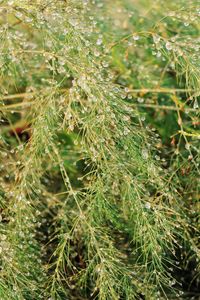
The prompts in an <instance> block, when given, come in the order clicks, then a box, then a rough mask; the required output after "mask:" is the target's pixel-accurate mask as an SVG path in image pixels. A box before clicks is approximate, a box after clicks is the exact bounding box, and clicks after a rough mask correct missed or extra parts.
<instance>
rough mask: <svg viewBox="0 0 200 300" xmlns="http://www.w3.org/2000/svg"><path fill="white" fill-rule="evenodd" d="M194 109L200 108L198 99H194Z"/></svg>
mask: <svg viewBox="0 0 200 300" xmlns="http://www.w3.org/2000/svg"><path fill="white" fill-rule="evenodd" d="M193 107H194V109H198V108H199V103H198V101H197V99H195V100H194V106H193Z"/></svg>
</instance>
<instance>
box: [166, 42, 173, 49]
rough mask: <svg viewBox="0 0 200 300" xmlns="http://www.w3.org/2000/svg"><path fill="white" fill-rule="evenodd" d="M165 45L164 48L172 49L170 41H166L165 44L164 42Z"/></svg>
mask: <svg viewBox="0 0 200 300" xmlns="http://www.w3.org/2000/svg"><path fill="white" fill-rule="evenodd" d="M165 47H166V49H167V50H169V51H170V50H172V44H171V43H170V42H167V43H166V44H165Z"/></svg>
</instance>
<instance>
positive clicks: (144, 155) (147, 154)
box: [142, 149, 149, 159]
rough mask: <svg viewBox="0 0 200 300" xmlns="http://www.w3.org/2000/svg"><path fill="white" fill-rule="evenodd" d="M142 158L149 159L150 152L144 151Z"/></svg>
mask: <svg viewBox="0 0 200 300" xmlns="http://www.w3.org/2000/svg"><path fill="white" fill-rule="evenodd" d="M142 157H143V158H144V159H148V157H149V153H148V150H147V149H142Z"/></svg>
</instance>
